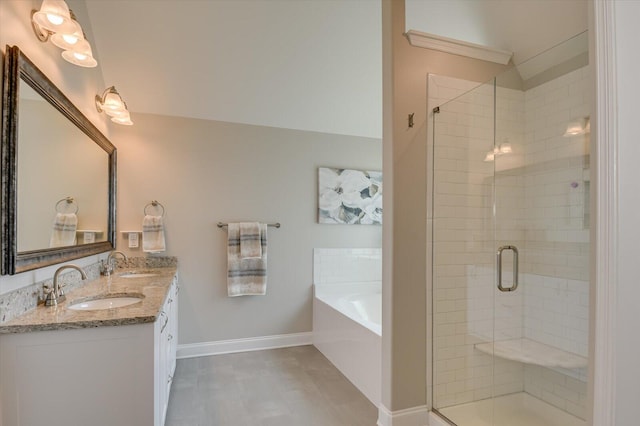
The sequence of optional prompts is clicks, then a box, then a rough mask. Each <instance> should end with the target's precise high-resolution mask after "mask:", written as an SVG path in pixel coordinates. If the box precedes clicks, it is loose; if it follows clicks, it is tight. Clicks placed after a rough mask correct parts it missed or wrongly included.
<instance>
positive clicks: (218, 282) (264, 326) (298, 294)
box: [113, 114, 382, 344]
mask: <svg viewBox="0 0 640 426" xmlns="http://www.w3.org/2000/svg"><path fill="white" fill-rule="evenodd" d="M132 118H133V120H134V121H135V125H134V126H133V127H119V128H118V129H115V130H114V132H113V133H114V140H116V141H118V142H117V147H118V178H119V182H120V185H119V187H118V230H119V231H121V230H135V229H140V228H141V222H142V218H143V209H144V207H145V205H146V204H147V203H149V202H150V201H151V200H152V199H156V200H158V201H159V202H161V203H162V204H163V205H164V207H165V209H166V215H165V224H166V240H167V252H166V254H168V255H173V256H178V259H179V269H180V281H181V285H182V289H181V293H180V343H181V344H186V343H200V342H211V341H218V340H225V339H238V338H247V337H256V336H269V335H277V334H286V333H297V332H308V331H311V297H312V288H311V284H312V279H313V275H312V261H313V253H312V249H313V248H314V247H380V246H381V242H382V241H381V240H382V239H381V227H380V226H374V225H320V224H318V223H316V222H317V173H318V172H317V169H318V167H319V166H329V167H339V168H357V169H365V170H380V168H381V161H382V152H381V141H380V140H379V139H370V138H362V137H353V136H340V135H331V134H323V133H315V132H306V131H297V130H287V129H279V128H272V127H262V126H251V125H244V124H233V123H225V122H216V121H207V120H196V119H186V118H176V117H165V116H158V115H149V114H134V115H133V117H132ZM252 220H255V221H263V222H280V223H281V224H282V227H281V228H280V229H274V228H269V230H268V238H269V248H268V250H269V251H268V253H269V254H268V259H269V260H268V285H267V295H266V296H248V297H236V298H229V297H227V293H226V246H225V244H226V236H227V232H226V230H225V229H219V228H217V227H216V223H217V222H218V221H222V222H234V221H252ZM126 247H127V241H126V240H125V239H124V238H123V236H122V235H121V234H120V233H119V235H118V249H121V250H124V251H125V252H127V253H128V254H134V255H141V254H142V253H141V251H140V250H136V251H133V250H128V249H127V248H126Z"/></svg>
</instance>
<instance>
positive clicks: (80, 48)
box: [62, 39, 98, 68]
mask: <svg viewBox="0 0 640 426" xmlns="http://www.w3.org/2000/svg"><path fill="white" fill-rule="evenodd" d="M62 57H63V58H64V59H65V60H66V61H67V62H71V63H72V64H74V65H78V66H80V67H86V68H93V67H95V66H96V65H98V62H97V61H96V60H95V59H94V58H93V54H92V53H91V46H90V45H89V42H88V41H87V40H84V39H82V40H80V41H79V42H78V43H77V44H76V45H75V46H74V47H73V50H65V51H64V52H62Z"/></svg>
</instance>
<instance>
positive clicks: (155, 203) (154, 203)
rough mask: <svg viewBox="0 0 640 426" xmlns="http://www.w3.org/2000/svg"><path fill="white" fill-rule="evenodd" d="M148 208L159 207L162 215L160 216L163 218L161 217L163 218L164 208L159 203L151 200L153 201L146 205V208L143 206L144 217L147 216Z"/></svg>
mask: <svg viewBox="0 0 640 426" xmlns="http://www.w3.org/2000/svg"><path fill="white" fill-rule="evenodd" d="M150 206H151V207H158V206H160V208H161V209H162V214H161V215H160V216H163V217H164V206H163V205H162V204H160V202H158V201H156V200H153V201H151V202H150V203H149V204H147V205H146V206H144V215H145V216H146V215H147V209H148V208H149V207H150Z"/></svg>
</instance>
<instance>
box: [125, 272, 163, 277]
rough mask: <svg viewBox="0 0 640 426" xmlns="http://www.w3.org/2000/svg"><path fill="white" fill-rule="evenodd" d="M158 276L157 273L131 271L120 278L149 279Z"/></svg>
mask: <svg viewBox="0 0 640 426" xmlns="http://www.w3.org/2000/svg"><path fill="white" fill-rule="evenodd" d="M156 275H159V274H158V273H156V272H149V271H129V272H123V273H121V274H120V275H118V276H119V277H121V278H147V277H155V276H156Z"/></svg>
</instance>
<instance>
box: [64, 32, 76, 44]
mask: <svg viewBox="0 0 640 426" xmlns="http://www.w3.org/2000/svg"><path fill="white" fill-rule="evenodd" d="M62 38H63V39H64V41H66V42H67V43H69V44H76V43H77V42H78V40H80V38H79V37H78V36H77V35H74V34H63V35H62Z"/></svg>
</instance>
